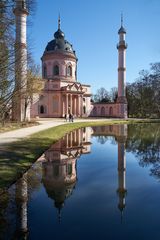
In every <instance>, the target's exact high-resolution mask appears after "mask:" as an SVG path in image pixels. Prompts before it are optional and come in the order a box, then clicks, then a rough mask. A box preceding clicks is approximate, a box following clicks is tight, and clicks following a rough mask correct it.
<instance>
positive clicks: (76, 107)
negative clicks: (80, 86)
mask: <svg viewBox="0 0 160 240" xmlns="http://www.w3.org/2000/svg"><path fill="white" fill-rule="evenodd" d="M70 113H71V114H73V115H74V116H77V117H81V116H82V114H83V95H82V94H76V95H75V94H71V93H66V94H64V95H63V96H62V116H64V115H65V114H67V115H68V114H70Z"/></svg>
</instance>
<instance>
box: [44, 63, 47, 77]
mask: <svg viewBox="0 0 160 240" xmlns="http://www.w3.org/2000/svg"><path fill="white" fill-rule="evenodd" d="M43 77H44V78H47V67H46V65H44V66H43Z"/></svg>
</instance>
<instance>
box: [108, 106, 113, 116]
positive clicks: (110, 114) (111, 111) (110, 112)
mask: <svg viewBox="0 0 160 240" xmlns="http://www.w3.org/2000/svg"><path fill="white" fill-rule="evenodd" d="M109 116H111V117H112V116H113V108H112V107H110V108H109Z"/></svg>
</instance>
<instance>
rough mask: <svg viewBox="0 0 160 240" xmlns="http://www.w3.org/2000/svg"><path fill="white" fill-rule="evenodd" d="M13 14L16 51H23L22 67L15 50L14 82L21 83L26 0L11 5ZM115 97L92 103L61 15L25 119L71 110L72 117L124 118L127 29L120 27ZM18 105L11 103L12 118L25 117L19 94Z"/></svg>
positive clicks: (69, 112) (23, 74) (24, 70)
mask: <svg viewBox="0 0 160 240" xmlns="http://www.w3.org/2000/svg"><path fill="white" fill-rule="evenodd" d="M14 14H15V18H16V46H18V49H19V55H20V56H21V55H23V60H25V64H24V63H23V66H24V67H23V68H25V69H23V68H22V67H19V66H21V65H22V64H21V60H22V57H19V55H18V54H16V55H15V58H16V69H18V72H19V74H18V76H17V77H16V79H15V86H21V85H22V83H24V82H26V76H25V75H26V65H27V59H26V55H27V51H26V45H27V42H26V19H27V16H28V14H29V12H28V10H27V8H26V4H25V0H20V1H19V0H16V8H15V9H14ZM118 34H119V43H118V44H117V49H118V98H117V101H116V102H115V103H92V102H91V95H92V94H91V87H90V85H87V84H81V83H80V82H79V81H78V79H77V61H78V59H77V56H76V52H75V50H74V49H73V46H72V44H70V43H69V42H68V41H67V40H66V38H65V34H64V32H62V30H61V21H60V17H59V19H58V30H57V31H56V32H55V33H54V39H53V40H51V41H50V42H48V44H47V46H46V48H45V51H44V53H43V56H42V58H41V60H42V77H43V81H44V89H43V90H42V91H41V93H40V94H39V95H38V96H34V98H33V101H32V104H31V106H27V111H26V116H25V117H26V119H28V120H29V119H30V117H31V118H36V117H44V118H45V117H53V118H54V117H64V116H65V115H68V114H72V115H74V116H75V117H88V116H92V117H120V118H127V99H126V60H125V58H126V57H125V56H126V49H127V44H126V42H125V35H126V30H125V28H124V27H123V19H121V27H120V29H119V31H118ZM97 80H98V79H97ZM19 96H20V99H19V101H18V103H19V105H18V106H15V107H14V106H13V112H14V113H15V115H14V120H20V121H22V120H23V119H24V109H25V106H26V104H25V99H22V97H21V96H23V94H21V93H20V94H19Z"/></svg>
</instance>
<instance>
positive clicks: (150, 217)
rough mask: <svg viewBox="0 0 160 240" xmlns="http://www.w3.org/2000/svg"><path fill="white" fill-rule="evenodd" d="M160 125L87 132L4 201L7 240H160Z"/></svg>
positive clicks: (63, 144) (1, 215)
mask: <svg viewBox="0 0 160 240" xmlns="http://www.w3.org/2000/svg"><path fill="white" fill-rule="evenodd" d="M159 180H160V124H155V123H154V124H136V125H112V126H101V127H92V128H91V127H87V128H82V129H78V130H75V131H73V132H71V133H69V134H67V135H65V136H64V137H63V138H62V139H61V140H60V141H58V142H57V143H55V144H53V145H52V146H51V147H50V148H49V149H48V151H46V152H45V153H44V154H43V155H42V156H41V157H40V158H39V159H38V160H37V161H36V162H35V164H34V165H33V166H32V167H31V169H30V170H29V171H28V172H26V173H25V174H24V175H23V177H22V178H21V179H19V180H18V181H17V182H16V184H14V185H12V186H11V187H10V188H9V189H8V192H7V193H6V194H5V195H4V196H1V199H0V239H58V240H61V239H62V240H63V239H66V240H68V239H70V240H71V239H76V240H79V239H127V240H128V239H129V240H132V239H134V240H135V239H141V240H142V239H159V234H160V221H159V216H160V208H159V203H160V181H159Z"/></svg>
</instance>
